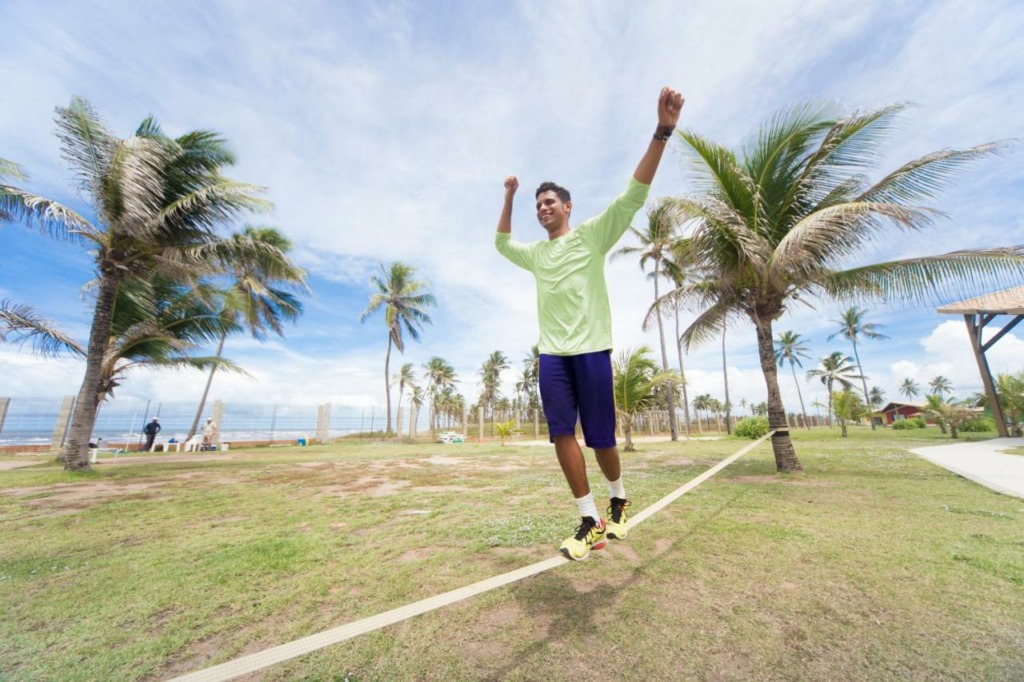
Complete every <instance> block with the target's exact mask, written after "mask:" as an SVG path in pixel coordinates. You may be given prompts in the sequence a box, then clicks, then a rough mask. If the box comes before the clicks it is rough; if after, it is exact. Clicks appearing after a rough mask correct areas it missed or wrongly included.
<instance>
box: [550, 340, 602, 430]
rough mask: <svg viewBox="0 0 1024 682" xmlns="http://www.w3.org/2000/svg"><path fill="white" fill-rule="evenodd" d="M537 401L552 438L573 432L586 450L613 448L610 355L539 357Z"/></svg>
mask: <svg viewBox="0 0 1024 682" xmlns="http://www.w3.org/2000/svg"><path fill="white" fill-rule="evenodd" d="M540 399H541V402H542V403H543V405H544V416H545V418H547V420H548V433H549V434H550V436H551V442H552V443H553V442H555V438H554V437H555V436H563V435H567V434H575V433H576V418H577V416H579V420H580V421H581V422H582V423H583V439H584V441H585V442H586V444H587V447H590V448H613V447H615V396H614V394H613V393H612V352H611V351H610V350H603V351H597V352H596V353H583V354H581V355H541V356H540Z"/></svg>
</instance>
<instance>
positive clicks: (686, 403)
mask: <svg viewBox="0 0 1024 682" xmlns="http://www.w3.org/2000/svg"><path fill="white" fill-rule="evenodd" d="M675 318H676V352H677V353H678V354H679V376H680V377H682V379H683V418H684V419H686V437H687V438H689V437H690V396H689V395H687V391H686V371H685V370H684V369H683V342H682V341H680V340H679V338H680V337H679V303H676V314H675Z"/></svg>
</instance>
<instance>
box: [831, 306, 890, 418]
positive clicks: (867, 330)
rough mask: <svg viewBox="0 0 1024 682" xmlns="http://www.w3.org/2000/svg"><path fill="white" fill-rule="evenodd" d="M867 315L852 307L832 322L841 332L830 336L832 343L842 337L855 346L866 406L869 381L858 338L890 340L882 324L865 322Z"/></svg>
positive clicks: (855, 357) (865, 312)
mask: <svg viewBox="0 0 1024 682" xmlns="http://www.w3.org/2000/svg"><path fill="white" fill-rule="evenodd" d="M866 314H867V311H866V310H861V309H859V308H857V307H856V306H850V307H849V308H848V309H847V310H846V311H845V312H844V313H843V314H842V315H841V316H840V318H839V319H838V320H832V321H833V322H834V323H836V324H837V325H839V330H838V331H837V332H836V333H834V334H832V335H830V336H829V337H828V340H829V341H831V340H832V339H834V338H835V337H837V336H842V337H843V338H845V339H848V340H849V341H850V343H852V344H853V357H854V359H855V360H856V361H857V373H858V374H860V383H861V388H863V389H864V404H865V405H866V404H867V403H868V401H869V396H868V381H867V377H865V376H864V367H863V365H861V364H860V353H859V352H858V351H857V337H859V336H862V337H864V338H866V339H888V338H889V337H888V336H886V335H885V334H882V333H881V332H879V331H878V329H880V328H881V327H882V325H880V324H876V323H874V322H865V321H864V316H865V315H866ZM871 430H872V431H874V430H875V420H874V419H872V420H871Z"/></svg>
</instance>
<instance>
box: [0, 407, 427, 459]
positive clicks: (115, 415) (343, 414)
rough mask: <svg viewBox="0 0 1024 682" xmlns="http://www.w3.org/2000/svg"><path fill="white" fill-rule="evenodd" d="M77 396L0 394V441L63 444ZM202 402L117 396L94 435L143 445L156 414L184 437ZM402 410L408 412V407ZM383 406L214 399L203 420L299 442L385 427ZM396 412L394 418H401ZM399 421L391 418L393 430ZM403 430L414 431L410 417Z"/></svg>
mask: <svg viewBox="0 0 1024 682" xmlns="http://www.w3.org/2000/svg"><path fill="white" fill-rule="evenodd" d="M73 405H74V399H73V398H72V397H70V396H69V397H65V398H0V446H8V445H47V444H49V445H52V446H53V447H59V446H60V445H61V444H62V443H63V442H64V440H65V439H66V436H67V431H68V429H69V427H70V418H71V413H72V411H73ZM197 408H198V405H197V404H196V403H186V402H164V401H159V400H132V399H118V400H116V401H114V402H109V403H104V404H102V405H101V406H100V409H99V413H98V414H97V416H96V426H95V428H94V429H93V434H92V437H93V439H94V440H96V439H102V440H104V441H106V442H108V443H128V444H142V443H143V442H144V440H145V437H144V435H143V433H142V427H143V426H144V425H145V424H146V423H147V422H149V421H151V420H152V419H153V417H157V418H158V419H159V422H160V426H161V431H160V434H159V439H160V440H161V441H167V440H169V439H171V438H174V439H175V440H183V439H185V437H186V436H187V435H188V432H189V429H190V428H191V426H192V422H193V420H194V419H195V415H196V410H197ZM401 412H406V413H407V412H408V410H407V409H405V407H404V406H403V409H402V410H401ZM385 416H386V415H385V409H384V408H382V407H367V408H361V407H350V406H339V405H330V404H322V405H294V404H286V403H234V402H231V403H227V402H225V403H222V402H220V401H211V402H210V403H208V404H207V405H206V407H205V409H204V413H203V415H202V417H201V420H200V426H201V425H202V421H204V420H205V419H206V418H207V417H210V418H213V419H214V421H216V422H217V424H218V427H219V435H220V440H221V441H228V442H232V441H233V442H261V441H265V442H268V443H274V442H277V441H294V440H296V439H298V438H307V439H313V438H318V439H321V440H328V439H331V438H337V437H339V436H344V435H349V434H354V433H372V432H375V431H381V430H383V429H384V428H386V419H385ZM400 416H401V415H400V414H397V413H396V414H393V415H392V418H393V420H396V419H397V418H398V417H400ZM416 417H417V419H416V421H417V423H416V424H415V425H414V426H413V427H412V434H413V435H415V434H416V433H420V432H422V431H423V430H424V429H425V428H426V429H429V425H428V424H427V420H428V417H427V415H426V412H425V411H423V410H420V412H419V414H418V415H416ZM396 426H398V423H397V421H393V422H392V429H395V427H396ZM401 426H402V433H403V435H405V434H407V433H409V429H410V424H409V420H408V418H405V419H403V423H402V424H401Z"/></svg>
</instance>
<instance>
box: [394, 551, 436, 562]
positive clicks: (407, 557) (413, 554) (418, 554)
mask: <svg viewBox="0 0 1024 682" xmlns="http://www.w3.org/2000/svg"><path fill="white" fill-rule="evenodd" d="M436 551H437V550H436V549H435V548H431V547H417V548H416V549H410V550H408V551H406V552H403V553H402V556H400V557H398V559H397V561H398V563H400V564H408V563H412V562H414V561H423V560H424V559H429V558H430V557H432V556H433V555H434V552H436Z"/></svg>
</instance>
